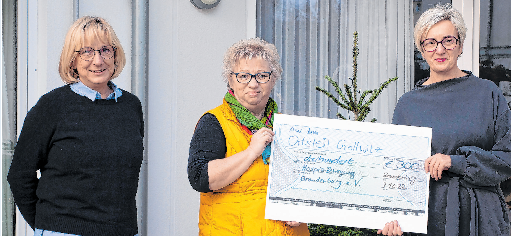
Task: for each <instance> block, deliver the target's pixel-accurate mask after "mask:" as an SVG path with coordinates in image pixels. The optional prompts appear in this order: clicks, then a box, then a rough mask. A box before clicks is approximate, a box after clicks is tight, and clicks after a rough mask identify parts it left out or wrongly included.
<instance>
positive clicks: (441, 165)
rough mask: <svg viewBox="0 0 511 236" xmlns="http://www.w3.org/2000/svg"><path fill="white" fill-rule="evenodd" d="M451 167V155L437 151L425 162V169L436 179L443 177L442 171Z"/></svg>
mask: <svg viewBox="0 0 511 236" xmlns="http://www.w3.org/2000/svg"><path fill="white" fill-rule="evenodd" d="M449 168H451V156H449V155H444V154H441V153H437V154H435V155H433V156H430V157H429V158H428V159H426V161H425V162H424V170H425V171H426V173H428V172H429V173H430V174H431V177H432V178H434V179H435V180H439V179H441V178H442V171H444V170H448V169H449Z"/></svg>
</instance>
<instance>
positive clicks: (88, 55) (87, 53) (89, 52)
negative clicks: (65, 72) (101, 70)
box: [75, 46, 115, 61]
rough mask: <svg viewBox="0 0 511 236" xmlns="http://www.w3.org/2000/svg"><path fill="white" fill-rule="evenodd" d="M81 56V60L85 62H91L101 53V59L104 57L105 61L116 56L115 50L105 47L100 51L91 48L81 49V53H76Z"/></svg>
mask: <svg viewBox="0 0 511 236" xmlns="http://www.w3.org/2000/svg"><path fill="white" fill-rule="evenodd" d="M75 52H77V53H78V54H79V55H80V58H82V60H84V61H90V60H92V59H93V58H94V55H96V52H98V53H99V55H100V56H101V57H103V59H104V60H107V59H110V58H112V57H113V56H114V54H115V48H114V47H112V46H103V47H101V48H100V49H98V50H94V48H91V47H84V48H82V49H80V51H75Z"/></svg>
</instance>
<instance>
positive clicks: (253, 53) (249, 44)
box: [222, 38, 282, 86]
mask: <svg viewBox="0 0 511 236" xmlns="http://www.w3.org/2000/svg"><path fill="white" fill-rule="evenodd" d="M252 58H261V59H263V60H265V61H266V62H268V64H269V65H270V70H271V72H272V73H271V76H272V77H273V78H274V79H275V81H277V80H278V79H280V76H281V74H282V67H281V66H280V56H279V53H278V52H277V48H276V47H275V45H273V44H271V43H268V42H266V41H264V40H262V39H260V38H251V39H245V40H240V41H239V42H237V43H235V44H233V45H232V46H231V47H230V48H229V49H227V52H225V56H224V64H223V67H222V70H223V71H222V77H223V79H224V82H226V83H227V86H229V76H230V75H231V73H232V72H233V71H232V70H233V68H234V67H235V66H236V65H237V64H238V63H239V61H240V60H241V59H252Z"/></svg>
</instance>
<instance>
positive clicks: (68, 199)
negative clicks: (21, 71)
mask: <svg viewBox="0 0 511 236" xmlns="http://www.w3.org/2000/svg"><path fill="white" fill-rule="evenodd" d="M122 94H123V95H122V96H121V97H119V98H118V99H117V102H116V101H115V100H114V99H112V100H101V99H99V100H95V101H91V100H90V99H88V98H87V97H84V96H81V95H78V94H76V93H75V92H73V91H72V90H71V89H70V86H69V85H67V86H62V87H60V88H57V89H54V90H53V91H51V92H49V93H47V94H45V95H43V96H42V97H41V98H40V99H39V101H38V102H37V104H36V105H35V106H34V107H33V108H32V109H31V110H30V111H29V112H28V114H27V116H26V118H25V122H24V124H23V128H22V131H21V134H20V137H19V139H18V143H17V145H16V147H15V151H14V157H13V161H12V163H11V167H10V170H9V174H8V181H9V184H10V187H11V190H12V193H13V196H14V200H15V202H16V204H17V206H18V208H19V210H20V212H21V214H22V215H23V217H24V218H25V220H26V221H27V222H28V223H29V224H30V226H31V227H32V228H39V229H45V230H50V231H56V232H62V233H69V234H77V235H83V236H87V235H95V236H97V235H135V234H137V233H138V228H137V209H136V200H135V195H136V192H137V186H138V177H139V171H140V165H141V163H142V158H143V142H142V138H143V132H144V131H143V127H144V126H143V116H142V107H141V104H140V101H139V100H138V98H137V97H136V96H134V95H132V94H130V93H128V92H126V91H124V90H123V91H122ZM37 170H40V172H41V177H40V179H38V178H37V175H36V171H37Z"/></svg>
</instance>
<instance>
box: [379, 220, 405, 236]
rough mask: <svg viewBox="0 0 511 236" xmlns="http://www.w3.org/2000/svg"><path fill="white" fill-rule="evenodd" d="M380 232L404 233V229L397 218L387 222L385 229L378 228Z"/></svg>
mask: <svg viewBox="0 0 511 236" xmlns="http://www.w3.org/2000/svg"><path fill="white" fill-rule="evenodd" d="M378 234H383V235H393V236H394V235H403V231H401V226H399V224H398V223H397V220H395V221H391V222H387V223H386V224H385V227H383V229H379V230H378Z"/></svg>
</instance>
